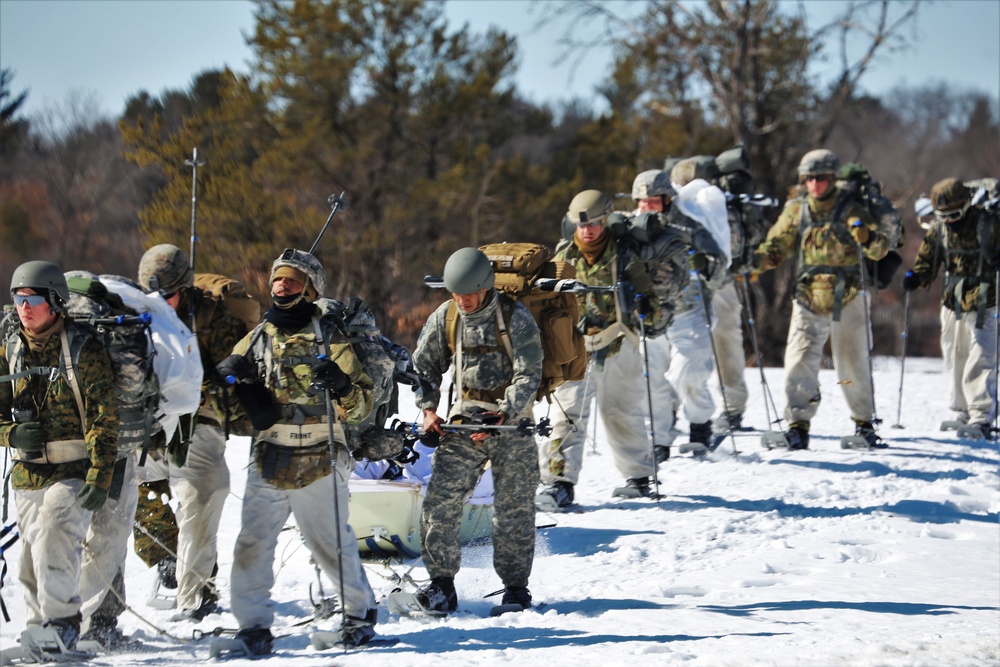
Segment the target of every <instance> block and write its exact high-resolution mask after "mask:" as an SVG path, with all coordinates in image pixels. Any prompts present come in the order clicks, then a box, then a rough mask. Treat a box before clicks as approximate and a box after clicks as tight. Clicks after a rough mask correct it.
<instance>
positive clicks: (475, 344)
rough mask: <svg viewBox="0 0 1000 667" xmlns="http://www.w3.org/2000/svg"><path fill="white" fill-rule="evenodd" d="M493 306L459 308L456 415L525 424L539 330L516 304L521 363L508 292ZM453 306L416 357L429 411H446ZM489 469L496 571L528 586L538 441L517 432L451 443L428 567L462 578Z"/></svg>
mask: <svg viewBox="0 0 1000 667" xmlns="http://www.w3.org/2000/svg"><path fill="white" fill-rule="evenodd" d="M504 298H506V297H504ZM484 300H485V303H483V305H482V306H481V307H480V308H479V309H478V310H477V311H475V312H473V313H466V312H463V311H462V309H461V308H459V309H458V313H459V321H458V323H457V326H458V329H457V331H456V337H455V340H456V345H459V343H460V344H461V348H460V351H461V357H462V367H461V369H460V370H461V372H460V373H459V372H457V371H456V373H455V375H454V376H453V377H455V376H459V375H460V377H461V384H462V386H461V387H458V388H456V389H457V391H458V392H459V393H460V394H461V397H460V398H459V400H458V401H457V402H456V404H455V406H453V407H451V410H450V412H449V414H458V413H462V412H463V411H464V410H466V409H467V408H468V407H471V406H475V405H478V406H480V407H485V408H486V409H488V410H492V411H498V412H501V413H502V414H503V415H504V421H505V423H508V424H512V423H517V422H518V421H519V420H520V419H522V418H524V417H531V412H532V407H533V405H534V400H535V393H536V392H537V390H538V385H539V383H540V382H541V377H542V375H541V374H542V345H541V339H540V335H539V331H538V326H537V325H536V324H535V320H534V318H532V316H531V313H530V312H529V311H528V309H527V308H526V307H525V306H524V305H523V304H520V303H518V304H516V305H515V307H514V309H513V313H512V315H511V319H510V329H509V333H510V343H511V347H512V351H513V358H511V355H509V354H508V353H507V349H506V348H505V346H504V345H503V341H502V340H500V339H499V337H498V331H497V314H496V311H497V307H498V303H499V297H498V292H497V291H496V290H495V289H489V290H488V291H487V292H486V297H485V299H484ZM449 304H450V302H445V303H443V304H441V306H439V307H438V309H437V310H435V311H434V312H433V313H432V314H431V316H430V317H429V318H428V320H427V323H426V324H424V328H423V330H422V331H421V332H420V338H419V340H418V341H417V349H416V351H415V352H414V354H413V365H414V368H415V369H416V371H417V374H418V375H419V376H420V377H421V378H422V379H423V381H424V382H423V383H422V384H423V387H424V389H423V391H422V393H421V394H420V395H418V397H417V406H418V407H419V408H420V409H421V410H427V409H430V410H435V411H436V410H437V408H438V404H439V403H440V401H441V381H442V377H443V375H444V374H445V373H446V372H447V371H448V369H449V367H451V366H452V363H453V359H452V353H451V350H450V348H449V346H448V334H447V324H446V320H447V314H448V308H449ZM456 356H458V355H457V354H456ZM487 465H489V466H491V468H492V470H493V485H494V495H493V511H494V515H493V516H494V518H493V568H494V570H495V571H496V573H497V575H498V576H499V577H500V579H501V580H502V581H503V583H504V586H505V587H507V588H510V587H526V586H527V585H528V577H529V576H530V574H531V567H532V561H533V559H534V554H535V505H534V497H535V489H536V487H537V486H538V460H537V457H536V453H535V443H534V439H533V437H532V436H530V435H518V434H517V433H516V432H513V431H503V432H500V433H495V434H492V435H490V437H488V438H486V439H485V440H482V441H479V442H476V441H473V440H472V439H471V438H469V437H468V436H466V435H464V434H456V433H448V434H445V435H444V436H443V437H442V438H441V444H440V445H439V446H438V447H437V449H436V450H435V453H434V462H433V474H432V475H431V479H430V483H429V484H428V486H427V497H426V498H425V500H424V505H423V513H422V515H421V520H420V537H421V541H422V543H423V552H422V555H423V560H424V565H425V566H426V567H427V572H428V574H429V575H430V576H431V577H432V578H439V577H446V578H454V576H455V574H456V573H457V572H458V570H459V568H460V567H461V560H462V557H461V545H460V543H459V530H460V528H461V524H462V514H463V509H464V504H465V500H466V498H468V497H469V494H471V493H472V490H473V488H474V487H475V485H476V481H477V480H478V479H479V476H480V475H481V474H482V472H483V470H484V468H485V467H486V466H487Z"/></svg>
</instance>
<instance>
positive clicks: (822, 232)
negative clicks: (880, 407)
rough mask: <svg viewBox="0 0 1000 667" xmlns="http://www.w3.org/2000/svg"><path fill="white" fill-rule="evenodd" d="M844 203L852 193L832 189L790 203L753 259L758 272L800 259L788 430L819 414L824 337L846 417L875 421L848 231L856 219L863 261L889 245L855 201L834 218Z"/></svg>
mask: <svg viewBox="0 0 1000 667" xmlns="http://www.w3.org/2000/svg"><path fill="white" fill-rule="evenodd" d="M842 197H850V195H848V194H845V193H844V191H842V190H840V189H839V188H836V187H835V186H833V185H832V184H831V186H830V188H829V190H828V193H827V194H826V195H825V196H824V197H823V198H821V199H814V198H813V197H808V196H806V197H796V198H793V199H791V200H789V201H788V202H787V203H786V204H785V208H784V210H783V211H782V212H781V215H780V217H779V218H778V221H777V222H776V223H775V224H774V226H773V227H771V229H770V230H769V231H768V234H767V239H766V240H765V241H764V243H762V244H761V245H760V247H759V248H758V249H757V253H756V255H757V258H758V260H759V262H760V265H759V266H760V270H761V271H767V270H769V269H773V268H774V267H776V266H778V265H779V264H780V263H781V262H783V261H784V260H785V259H788V258H796V257H797V258H798V271H799V277H798V281H797V283H796V289H795V295H794V303H793V305H792V321H791V324H790V325H789V330H788V340H787V342H786V347H785V394H786V399H787V406H786V407H785V418H786V419H787V420H788V421H789V423H792V424H795V423H804V424H806V425H808V422H809V421H810V420H811V419H812V417H813V415H815V414H816V410H817V409H818V408H819V403H820V399H821V396H820V386H819V367H820V361H821V358H822V354H823V346H824V345H825V344H826V341H827V339H829V340H830V347H831V350H832V353H833V365H834V368H835V369H836V371H837V379H838V383H839V384H840V386H841V388H842V389H843V391H844V397H845V398H846V399H847V405H848V407H849V408H850V410H851V417H852V418H853V419H854V420H855V421H856V422H870V421H871V419H872V414H873V403H872V401H873V398H874V397H873V396H872V384H871V377H870V373H869V368H868V356H867V355H868V353H869V351H868V341H869V332H868V331H867V329H866V322H867V317H866V313H865V307H866V304H865V302H864V299H861V298H859V296H860V294H861V280H860V271H859V270H858V244H857V242H856V241H855V240H854V238H853V237H852V236H851V232H850V229H851V227H853V226H854V224H855V222H857V221H860V222H861V224H862V225H863V226H864V227H865V228H867V229H868V232H869V238H868V240H867V241H866V242H865V243H863V244H861V250H862V253H863V255H864V257H866V258H867V259H872V260H879V259H881V258H882V257H884V256H885V254H886V253H887V252H888V250H889V241H888V239H887V238H886V236H885V235H884V234H882V233H881V232H880V231H879V226H878V223H877V222H876V221H875V220H874V218H872V216H871V215H870V214H869V213H868V211H867V210H866V209H865V208H864V207H862V206H861V205H860V204H859V203H857V202H855V201H853V200H845V202H844V206H843V209H842V210H843V213H840V214H838V215H837V216H836V217H837V219H833V218H834V215H835V213H836V211H835V209H836V208H837V205H838V202H840V201H841V198H842ZM806 429H807V430H808V426H806Z"/></svg>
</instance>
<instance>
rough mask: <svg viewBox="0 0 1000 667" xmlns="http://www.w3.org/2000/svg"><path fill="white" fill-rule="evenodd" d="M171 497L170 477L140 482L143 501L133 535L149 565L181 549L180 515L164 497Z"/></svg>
mask: <svg viewBox="0 0 1000 667" xmlns="http://www.w3.org/2000/svg"><path fill="white" fill-rule="evenodd" d="M171 497H172V495H171V493H170V480H166V479H161V480H157V481H155V482H146V483H145V484H140V485H139V504H138V505H137V506H136V509H135V525H134V526H133V527H132V537H133V538H134V539H135V553H136V555H137V556H139V558H141V559H142V562H144V563H145V564H146V565H148V566H149V567H152V566H154V565H156V564H157V563H159V562H160V561H161V560H163V559H164V558H166V557H167V556H170V555H172V554H175V553H177V517H175V516H174V510H173V509H172V508H171V507H170V505H169V504H168V503H166V502H164V501H163V499H164V498H167V499H169V498H171ZM140 526H141V528H140ZM143 528H145V530H143Z"/></svg>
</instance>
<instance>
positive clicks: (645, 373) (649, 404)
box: [636, 294, 660, 507]
mask: <svg viewBox="0 0 1000 667" xmlns="http://www.w3.org/2000/svg"><path fill="white" fill-rule="evenodd" d="M641 297H642V295H641V294H640V295H638V296H637V297H636V298H637V299H638V298H641ZM652 298H655V297H652ZM639 350H640V352H641V353H642V377H643V378H644V379H645V380H646V408H647V409H648V410H649V453H650V455H651V456H652V457H653V498H654V499H655V500H656V506H657V507H659V506H660V477H659V471H658V468H659V466H658V465H657V464H656V424H654V423H653V389H652V387H651V386H650V384H649V347H648V345H647V339H646V314H644V313H639Z"/></svg>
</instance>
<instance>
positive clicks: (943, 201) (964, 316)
mask: <svg viewBox="0 0 1000 667" xmlns="http://www.w3.org/2000/svg"><path fill="white" fill-rule="evenodd" d="M971 199H972V197H971V193H970V191H969V188H968V187H967V186H966V185H965V184H964V183H962V182H961V181H959V180H958V179H956V178H946V179H944V180H942V181H938V183H936V184H935V185H934V189H933V190H931V205H932V206H933V207H934V217H935V221H934V223H933V224H932V225H931V227H930V229H929V230H928V231H927V235H926V236H925V237H924V241H923V243H921V244H920V250H918V251H917V259H916V262H915V263H914V265H913V271H912V272H910V273H907V274H906V276H904V277H903V289H905V290H914V289H916V288H918V287H929V286H930V284H931V283H932V282H934V280H935V279H936V278H937V275H938V272H939V271H940V270H941V269H942V268H943V269H944V272H945V278H944V282H943V288H944V289H943V292H942V295H941V351H942V352H943V354H944V363H945V369H946V374H947V375H948V377H949V378H950V385H951V409H952V410H954V411H955V412H957V413H958V416H959V420H960V421H962V422H966V423H967V424H968V426H966V427H965V428H963V429H962V430H963V433H964V434H966V435H967V436H968V437H974V438H979V439H982V438H985V437H988V436H989V434H990V427H989V423H990V422H991V421H992V420H993V418H994V416H995V415H994V408H995V403H994V399H995V397H996V327H997V322H996V306H997V295H996V287H995V286H994V280H995V279H996V275H997V270H998V261H1000V227H998V224H997V217H996V215H995V214H992V213H988V212H987V211H985V210H982V209H980V208H978V207H975V206H971V205H970V203H971Z"/></svg>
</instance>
